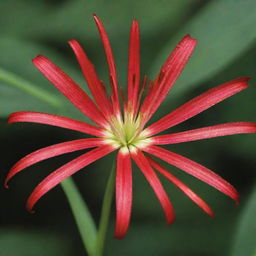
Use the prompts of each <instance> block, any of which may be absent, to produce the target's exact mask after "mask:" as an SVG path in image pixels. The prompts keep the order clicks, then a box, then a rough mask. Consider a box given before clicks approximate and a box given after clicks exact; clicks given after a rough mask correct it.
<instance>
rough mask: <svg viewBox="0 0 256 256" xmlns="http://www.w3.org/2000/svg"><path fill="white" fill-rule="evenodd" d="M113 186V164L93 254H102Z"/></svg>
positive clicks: (99, 255)
mask: <svg viewBox="0 0 256 256" xmlns="http://www.w3.org/2000/svg"><path fill="white" fill-rule="evenodd" d="M114 187H115V164H113V168H112V171H111V173H110V176H109V178H108V182H107V187H106V190H105V194H104V198H103V204H102V210H101V217H100V224H99V231H98V237H97V242H96V254H95V256H102V255H103V249H104V243H105V238H106V233H107V228H108V223H109V216H110V210H111V203H112V199H113V194H114Z"/></svg>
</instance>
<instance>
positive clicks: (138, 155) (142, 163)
mask: <svg viewBox="0 0 256 256" xmlns="http://www.w3.org/2000/svg"><path fill="white" fill-rule="evenodd" d="M131 156H132V158H133V160H134V161H135V163H136V164H137V166H138V167H139V168H140V170H141V171H142V173H143V174H144V176H145V178H146V179H147V181H148V182H149V184H150V186H151V187H152V189H153V190H154V192H155V194H156V196H157V198H158V200H159V201H160V204H161V206H162V208H163V210H164V213H165V216H166V220H167V223H168V224H171V223H173V221H174V218H175V216H174V210H173V206H172V204H171V202H170V200H169V198H168V195H167V194H166V192H165V190H164V188H163V186H162V184H161V182H160V180H159V179H158V177H157V175H156V174H155V172H154V170H153V169H152V167H151V166H150V164H149V162H148V160H147V158H146V157H145V156H144V154H143V153H142V152H141V151H140V150H137V151H136V152H132V153H131Z"/></svg>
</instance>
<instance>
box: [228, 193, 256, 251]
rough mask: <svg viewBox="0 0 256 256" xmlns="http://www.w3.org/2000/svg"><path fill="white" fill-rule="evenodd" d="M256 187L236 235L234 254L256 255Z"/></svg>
mask: <svg viewBox="0 0 256 256" xmlns="http://www.w3.org/2000/svg"><path fill="white" fill-rule="evenodd" d="M255 216H256V189H254V191H253V193H252V194H251V197H250V199H249V201H248V203H247V205H246V207H245V209H244V212H243V214H242V216H241V219H240V221H239V225H238V232H237V234H236V237H235V242H234V246H233V249H232V253H231V255H232V256H240V255H248V256H255V255H256V224H255Z"/></svg>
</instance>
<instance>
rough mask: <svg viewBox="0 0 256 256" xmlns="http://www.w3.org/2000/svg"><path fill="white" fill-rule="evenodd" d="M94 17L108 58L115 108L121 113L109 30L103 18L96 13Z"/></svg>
mask: <svg viewBox="0 0 256 256" xmlns="http://www.w3.org/2000/svg"><path fill="white" fill-rule="evenodd" d="M93 17H94V20H95V23H96V25H97V28H98V30H99V33H100V37H101V41H102V44H103V47H104V50H105V54H106V58H107V63H108V69H109V75H110V83H111V86H112V92H113V95H112V101H113V108H114V111H116V113H117V114H120V103H119V97H118V81H117V74H116V66H115V61H114V57H113V53H112V49H111V45H110V42H109V39H108V35H107V32H106V30H105V28H104V26H103V24H102V22H101V20H100V19H99V18H98V17H97V16H96V14H94V15H93Z"/></svg>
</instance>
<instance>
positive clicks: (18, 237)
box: [0, 228, 70, 256]
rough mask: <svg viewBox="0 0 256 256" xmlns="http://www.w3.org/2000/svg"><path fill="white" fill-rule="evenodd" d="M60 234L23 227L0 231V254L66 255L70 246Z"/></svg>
mask: <svg viewBox="0 0 256 256" xmlns="http://www.w3.org/2000/svg"><path fill="white" fill-rule="evenodd" d="M65 242H66V241H65V239H61V236H60V235H57V234H51V233H49V232H43V231H36V230H29V229H27V228H26V230H25V229H8V230H1V231H0V255H4V256H14V255H19V256H35V255H40V256H56V255H62V256H68V255H70V254H69V252H70V248H69V247H68V245H67V244H66V243H65Z"/></svg>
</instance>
